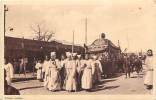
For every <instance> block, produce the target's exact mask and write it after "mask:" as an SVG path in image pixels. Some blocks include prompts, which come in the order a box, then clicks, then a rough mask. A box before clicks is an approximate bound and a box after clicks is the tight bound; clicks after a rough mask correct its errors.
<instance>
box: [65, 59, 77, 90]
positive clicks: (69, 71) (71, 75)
mask: <svg viewBox="0 0 156 100" xmlns="http://www.w3.org/2000/svg"><path fill="white" fill-rule="evenodd" d="M65 69H66V80H65V89H66V90H67V91H71V90H75V91H76V90H77V87H76V86H77V82H76V61H75V60H66V62H65Z"/></svg>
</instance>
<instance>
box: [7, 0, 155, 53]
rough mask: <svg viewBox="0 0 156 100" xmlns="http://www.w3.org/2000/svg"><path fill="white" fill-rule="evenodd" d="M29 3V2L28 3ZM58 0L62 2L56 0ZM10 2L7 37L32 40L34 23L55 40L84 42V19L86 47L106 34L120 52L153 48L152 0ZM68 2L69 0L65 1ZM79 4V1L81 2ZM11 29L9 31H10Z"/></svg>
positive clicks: (153, 5) (153, 21)
mask: <svg viewBox="0 0 156 100" xmlns="http://www.w3.org/2000/svg"><path fill="white" fill-rule="evenodd" d="M28 1H29V0H28ZM59 1H61V0H59ZM66 1H67V0H64V2H63V1H62V2H47V0H46V1H45V2H40V3H37V4H36V3H34V4H33V3H26V2H18V3H10V2H8V4H7V7H8V9H9V11H7V13H6V30H7V31H6V35H7V36H12V37H19V38H21V37H23V36H24V38H28V39H33V38H34V36H35V35H34V32H33V30H32V28H31V27H33V28H35V27H36V25H37V24H39V25H41V26H42V27H43V30H49V31H54V32H55V37H54V38H55V39H57V40H65V41H68V42H72V34H73V30H74V33H75V44H81V45H82V44H84V43H85V18H87V23H88V24H87V29H88V30H87V38H88V41H87V42H88V45H90V44H91V43H92V42H93V41H94V40H95V39H97V38H99V37H100V34H101V33H106V38H107V39H110V40H111V41H112V42H113V43H114V44H115V45H117V44H118V40H119V41H120V46H121V48H122V50H124V49H125V48H128V50H129V51H140V50H143V51H145V50H147V49H149V48H152V49H155V45H154V43H155V40H156V39H155V38H156V37H155V36H156V30H155V26H156V12H155V10H156V2H155V1H154V0H131V1H130V0H129V1H128V0H96V1H95V0H91V1H90V2H88V1H87V0H84V1H81V0H79V1H75V2H68V3H67V2H66ZM68 1H69V0H68ZM80 1H81V2H80ZM10 27H12V28H14V30H13V31H11V32H10V31H9V28H10Z"/></svg>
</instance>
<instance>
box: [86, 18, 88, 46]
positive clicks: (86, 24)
mask: <svg viewBox="0 0 156 100" xmlns="http://www.w3.org/2000/svg"><path fill="white" fill-rule="evenodd" d="M87 21H88V20H87V17H86V19H85V44H86V45H87V24H88V22H87Z"/></svg>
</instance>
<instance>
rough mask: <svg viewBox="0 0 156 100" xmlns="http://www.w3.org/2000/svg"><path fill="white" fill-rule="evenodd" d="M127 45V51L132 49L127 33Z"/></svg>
mask: <svg viewBox="0 0 156 100" xmlns="http://www.w3.org/2000/svg"><path fill="white" fill-rule="evenodd" d="M127 45H128V46H127V49H130V45H129V37H128V33H127Z"/></svg>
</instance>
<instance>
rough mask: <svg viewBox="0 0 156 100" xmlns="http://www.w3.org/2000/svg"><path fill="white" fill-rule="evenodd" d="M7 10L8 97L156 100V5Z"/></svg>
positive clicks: (119, 2) (124, 2) (139, 1)
mask: <svg viewBox="0 0 156 100" xmlns="http://www.w3.org/2000/svg"><path fill="white" fill-rule="evenodd" d="M49 1H50V0H49ZM3 8H4V9H3V10H4V66H3V70H4V95H152V94H153V90H154V89H153V88H154V86H153V85H154V84H153V75H154V67H155V65H156V57H155V56H156V50H155V49H156V48H155V45H154V41H155V33H156V30H155V25H156V24H155V22H156V12H154V9H155V10H156V1H153V0H132V1H128V0H104V1H103V2H102V3H97V4H89V2H87V3H85V4H82V3H74V4H69V5H68V3H67V4H56V5H55V4H52V3H50V2H49V4H33V3H32V4H23V3H22V4H20V3H17V4H10V3H8V4H7V3H6V4H4V5H3Z"/></svg>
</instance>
